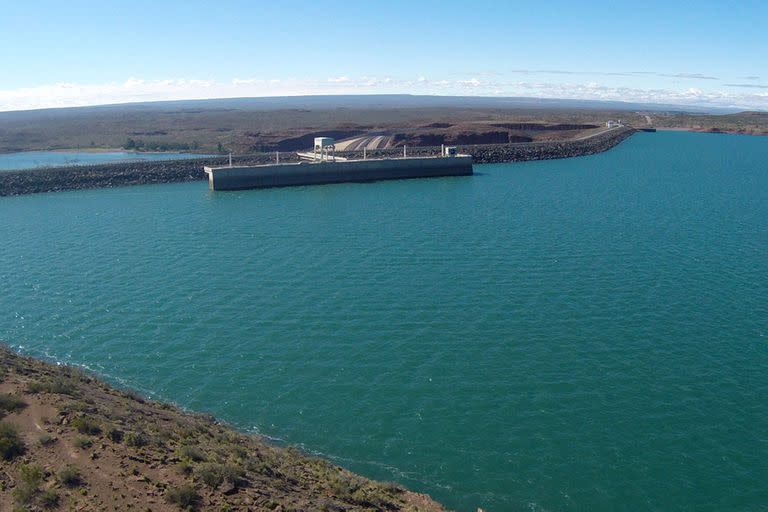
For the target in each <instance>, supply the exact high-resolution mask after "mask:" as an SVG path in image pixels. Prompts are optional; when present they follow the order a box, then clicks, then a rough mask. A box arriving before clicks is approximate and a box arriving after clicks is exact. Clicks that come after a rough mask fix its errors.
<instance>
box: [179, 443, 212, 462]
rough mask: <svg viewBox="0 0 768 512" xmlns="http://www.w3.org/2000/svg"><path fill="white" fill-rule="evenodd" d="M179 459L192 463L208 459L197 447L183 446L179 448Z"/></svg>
mask: <svg viewBox="0 0 768 512" xmlns="http://www.w3.org/2000/svg"><path fill="white" fill-rule="evenodd" d="M179 457H181V458H182V459H189V460H191V461H192V462H204V461H205V458H206V457H205V453H203V451H202V450H201V449H200V448H198V447H197V446H182V447H181V448H179Z"/></svg>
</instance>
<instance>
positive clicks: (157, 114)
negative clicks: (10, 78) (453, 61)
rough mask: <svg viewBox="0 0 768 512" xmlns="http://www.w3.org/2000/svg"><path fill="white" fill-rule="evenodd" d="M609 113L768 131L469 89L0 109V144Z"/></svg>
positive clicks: (436, 131) (636, 121)
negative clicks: (467, 91) (458, 92)
mask: <svg viewBox="0 0 768 512" xmlns="http://www.w3.org/2000/svg"><path fill="white" fill-rule="evenodd" d="M610 119H621V120H622V121H623V122H624V123H626V124H629V125H632V126H636V127H651V126H656V127H665V126H666V127H674V128H683V129H693V130H698V131H718V132H722V131H728V132H731V131H733V132H737V133H753V134H762V133H768V121H766V120H765V119H764V116H763V115H762V114H761V113H744V114H740V113H735V112H734V111H732V110H727V109H720V110H717V111H712V110H710V109H701V108H698V109H697V108H693V107H681V106H675V105H655V104H650V105H649V104H636V103H625V102H620V101H589V100H562V99H538V98H497V97H474V96H414V95H359V96H348V95H347V96H293V97H275V98H230V99H211V100H184V101H161V102H149V103H130V104H120V105H102V106H94V107H78V108H61V109H43V110H29V111H16V112H0V152H15V151H29V150H59V149H76V150H81V151H82V150H88V149H92V150H100V149H107V148H110V149H112V148H124V149H128V150H139V151H142V150H143V151H147V150H153V151H154V150H160V151H173V150H176V151H193V152H194V151H196V152H206V153H211V152H214V153H217V152H218V153H225V152H229V151H232V152H235V153H249V152H259V151H274V150H283V151H290V150H293V149H300V148H299V147H298V146H301V148H304V147H306V144H307V141H311V139H312V137H314V136H316V135H324V134H327V133H334V134H336V136H337V138H345V137H347V138H349V137H358V136H359V137H365V136H374V135H375V136H385V137H387V139H386V140H388V141H390V142H388V144H390V147H391V146H392V145H394V146H397V145H430V144H438V145H439V144H440V143H441V142H445V143H449V144H455V143H459V144H463V143H468V141H476V142H477V143H491V142H494V143H499V142H500V143H504V142H518V141H540V140H566V139H572V138H577V137H581V136H584V135H588V134H589V130H590V129H595V127H602V126H604V125H605V123H606V121H608V120H610ZM588 126H591V127H592V128H588ZM579 127H581V128H580V129H579Z"/></svg>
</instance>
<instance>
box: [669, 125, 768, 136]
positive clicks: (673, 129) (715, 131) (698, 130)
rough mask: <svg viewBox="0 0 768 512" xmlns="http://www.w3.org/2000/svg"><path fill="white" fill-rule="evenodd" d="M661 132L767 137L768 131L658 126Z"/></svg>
mask: <svg viewBox="0 0 768 512" xmlns="http://www.w3.org/2000/svg"><path fill="white" fill-rule="evenodd" d="M656 131H659V132H691V133H709V134H712V135H749V136H752V137H766V136H768V133H753V132H746V131H738V130H719V129H717V128H678V127H661V128H658V127H657V128H656Z"/></svg>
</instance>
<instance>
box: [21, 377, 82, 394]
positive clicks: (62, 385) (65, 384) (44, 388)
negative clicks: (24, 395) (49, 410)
mask: <svg viewBox="0 0 768 512" xmlns="http://www.w3.org/2000/svg"><path fill="white" fill-rule="evenodd" d="M27 391H28V392H30V393H56V394H59V395H70V396H75V394H76V393H77V388H76V387H75V384H74V383H73V382H72V379H71V378H70V379H67V378H64V377H56V378H54V379H52V380H46V381H42V382H40V381H33V382H30V383H29V384H27Z"/></svg>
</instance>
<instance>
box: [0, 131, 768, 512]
mask: <svg viewBox="0 0 768 512" xmlns="http://www.w3.org/2000/svg"><path fill="white" fill-rule="evenodd" d="M767 157H768V138H751V137H740V136H726V135H704V134H689V133H657V134H639V135H636V136H634V137H633V138H631V139H630V140H629V141H627V142H626V143H624V144H622V145H620V146H619V147H617V148H615V149H614V150H611V151H610V152H608V153H604V154H601V155H595V156H592V157H585V158H577V159H569V160H559V161H545V162H530V163H524V164H504V165H486V166H477V168H476V170H477V171H478V174H477V175H476V176H474V177H462V178H446V179H434V180H413V181H394V182H382V183H375V184H347V185H333V186H322V187H307V188H290V189H273V190H264V191H248V192H237V193H211V192H209V191H208V190H207V189H206V185H205V183H202V182H201V183H191V184H180V185H158V186H148V187H130V188H122V189H110V190H92V191H78V192H68V193H58V194H46V195H34V196H26V197H16V198H3V199H0V218H2V219H3V222H2V225H0V235H1V236H2V244H0V290H2V295H0V339H5V340H7V341H8V342H9V343H11V344H13V345H14V346H16V347H21V348H22V350H23V351H25V352H28V353H32V354H36V355H43V356H47V357H51V358H54V359H56V360H60V361H66V362H71V363H76V364H82V365H85V366H87V367H89V368H91V369H93V370H95V371H97V372H100V373H101V374H103V375H105V376H107V377H108V378H110V379H112V380H113V381H115V382H119V383H123V384H126V385H130V386H133V387H136V388H139V389H141V390H143V391H144V392H146V393H149V394H151V395H152V396H154V397H160V398H165V399H171V400H174V401H176V402H177V403H179V404H181V405H183V406H185V407H189V408H192V409H195V410H205V411H210V412H212V413H214V414H216V415H217V416H220V417H221V418H223V419H226V420H228V421H230V422H232V423H234V424H236V425H238V426H240V427H242V428H245V429H250V430H254V431H259V432H261V433H264V434H267V435H269V436H273V437H276V438H279V439H282V440H285V441H287V442H289V443H294V444H300V445H301V446H303V447H305V448H306V449H307V450H311V451H313V452H314V453H318V454H322V455H324V456H327V457H330V458H333V459H334V460H335V461H336V462H338V463H339V464H342V465H344V466H346V467H349V468H351V469H353V470H356V471H359V472H362V473H364V474H366V475H369V476H372V477H375V478H380V479H390V480H397V481H399V482H402V483H404V484H406V485H408V486H411V487H412V488H414V489H417V490H420V491H423V492H428V493H431V494H432V495H433V496H435V497H436V498H438V499H440V500H442V501H443V502H444V503H446V504H447V505H449V506H451V507H453V508H456V509H459V510H472V511H474V510H475V508H476V507H484V508H486V509H487V510H492V511H494V510H534V511H538V510H542V511H543V510H548V511H549V510H574V511H577V510H578V511H581V510H585V511H595V510H628V511H629V510H632V511H636V510H660V511H661V510H663V511H678V510H680V511H682V510H697V511H700V510H740V511H744V510H765V509H766V507H768V486H766V477H768V432H767V431H768V400H767V399H766V397H767V396H768V345H767V344H768V338H767V337H766V333H768V158H767Z"/></svg>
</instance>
